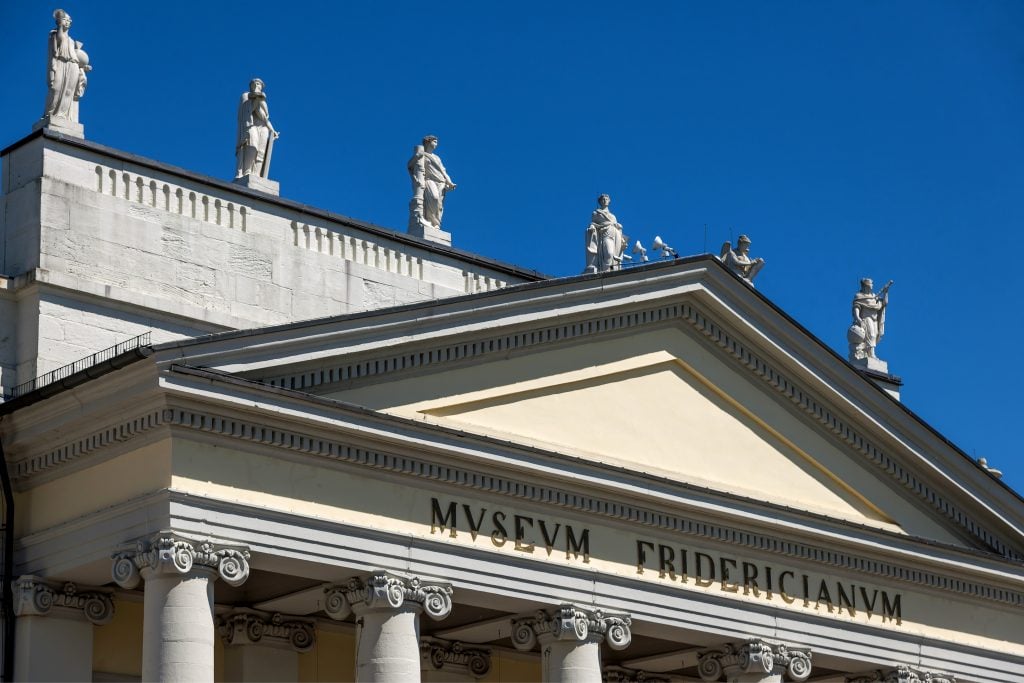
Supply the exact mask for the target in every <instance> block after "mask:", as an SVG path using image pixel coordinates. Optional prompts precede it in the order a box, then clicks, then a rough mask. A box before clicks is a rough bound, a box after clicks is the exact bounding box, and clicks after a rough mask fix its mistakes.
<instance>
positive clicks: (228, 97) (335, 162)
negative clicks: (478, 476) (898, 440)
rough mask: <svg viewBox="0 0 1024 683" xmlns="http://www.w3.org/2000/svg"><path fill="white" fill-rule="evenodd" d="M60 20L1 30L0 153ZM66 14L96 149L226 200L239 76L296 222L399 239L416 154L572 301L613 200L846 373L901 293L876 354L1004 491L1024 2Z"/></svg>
mask: <svg viewBox="0 0 1024 683" xmlns="http://www.w3.org/2000/svg"><path fill="white" fill-rule="evenodd" d="M55 1H56V0H55ZM55 7H56V5H54V4H53V3H41V2H37V1H30V2H0V29H2V32H3V36H4V55H3V59H2V60H0V82H2V83H3V85H4V90H5V92H4V95H3V98H2V100H0V101H2V106H0V144H4V145H6V144H8V143H10V142H13V141H14V140H16V139H18V138H20V137H22V136H23V135H24V134H27V133H28V132H29V130H30V128H31V125H32V123H33V121H34V120H35V119H37V118H38V117H39V115H40V112H41V110H42V106H43V101H44V98H45V52H46V35H47V32H48V31H49V30H50V28H51V27H52V18H51V12H52V10H53V9H54V8H55ZM64 8H65V9H66V10H68V12H69V13H70V14H71V15H72V18H73V20H74V25H73V26H72V30H71V33H72V35H73V36H74V38H75V39H77V40H80V41H84V43H85V49H86V50H87V51H88V53H89V55H90V57H91V59H92V63H93V65H94V67H95V70H94V71H93V72H92V73H91V74H90V84H89V90H88V92H87V94H86V97H85V98H84V99H83V101H82V105H81V118H82V121H83V122H84V123H85V126H86V136H87V137H88V138H89V139H90V140H94V141H96V142H100V143H103V144H106V145H110V146H113V147H116V148H119V149H123V150H127V151H130V152H134V153H137V154H141V155H143V156H148V157H152V158H155V159H159V160H162V161H165V162H168V163H172V164H176V165H179V166H183V167H185V168H187V169H190V170H193V171H197V172H200V173H205V174H209V175H213V176H219V177H223V178H228V177H230V176H231V175H232V173H233V170H234V153H233V146H234V136H235V125H236V124H235V111H236V106H237V102H238V97H239V95H240V94H241V92H242V91H243V90H245V88H246V86H247V83H248V81H249V79H250V78H251V77H253V76H259V77H261V78H262V79H263V80H264V81H266V90H267V93H268V102H269V105H270V112H271V118H272V120H273V121H274V123H275V125H276V127H277V128H278V129H279V130H281V131H282V136H281V139H280V140H279V141H278V143H277V145H276V147H275V150H274V160H273V167H272V171H271V175H272V177H274V178H275V179H277V180H279V181H280V182H281V192H282V195H284V196H286V197H288V198H291V199H295V200H298V201H302V202H306V203H309V204H312V205H315V206H319V207H323V208H326V209H330V210H332V211H336V212H339V213H342V214H346V215H350V216H353V217H356V218H360V219H364V220H369V221H372V222H375V223H378V224H381V225H384V226H387V227H391V228H396V229H404V226H405V222H406V217H407V203H408V199H409V181H408V177H407V175H406V171H405V162H406V160H407V159H408V157H409V156H410V153H411V151H412V147H413V145H414V144H416V142H417V141H418V140H419V139H420V138H421V137H422V136H423V135H425V134H427V133H433V134H435V135H437V136H439V138H440V147H439V149H438V151H439V153H440V154H441V156H442V158H443V159H444V161H445V164H446V165H447V167H448V169H449V171H450V173H451V175H452V176H453V178H454V180H455V181H456V182H457V183H458V185H459V187H458V189H457V190H456V191H455V192H454V193H453V194H450V195H449V198H448V202H447V203H446V208H445V228H446V229H448V230H450V231H451V232H452V233H454V243H455V245H456V246H458V247H461V248H463V249H467V250H470V251H473V252H478V253H481V254H484V255H487V256H492V257H495V258H499V259H502V260H506V261H510V262H513V263H518V264H520V265H524V266H529V267H532V268H536V269H538V270H541V271H544V272H547V273H551V274H553V275H571V274H575V273H578V272H579V271H580V270H581V269H582V268H583V265H584V264H583V253H582V249H581V247H582V244H583V234H584V230H585V228H586V225H587V222H588V217H589V215H590V212H591V210H592V209H593V207H594V200H595V196H596V195H597V194H598V193H599V192H607V193H609V194H610V195H611V196H612V209H613V211H615V213H616V214H617V215H618V217H619V220H620V221H621V222H622V223H623V225H624V226H625V229H626V232H627V233H628V234H629V235H631V236H633V237H634V238H640V239H641V240H643V241H644V242H645V243H649V242H650V240H651V238H652V237H653V236H654V235H655V234H660V235H661V236H662V237H663V238H664V239H665V240H666V241H668V242H669V243H670V244H672V245H673V246H675V247H676V248H677V249H678V250H679V251H680V252H681V253H683V254H691V253H698V252H702V251H705V250H707V251H714V252H717V250H718V247H719V246H720V245H721V243H722V241H723V240H725V239H729V238H730V236H731V237H733V238H735V236H737V235H738V234H740V233H747V234H749V235H750V236H751V238H752V239H753V247H752V250H751V251H752V253H753V254H754V255H755V256H763V257H764V258H765V259H767V262H768V265H767V266H766V268H765V269H764V271H763V272H762V274H761V275H760V276H759V279H758V283H757V284H758V288H759V289H760V291H761V292H763V293H764V294H766V295H767V296H768V297H769V298H771V299H772V300H773V301H774V302H775V303H777V304H778V305H779V306H780V307H782V308H783V309H784V310H786V311H787V312H788V313H789V314H790V315H792V316H793V317H794V318H796V319H797V320H798V321H800V322H801V323H802V324H803V325H805V326H806V327H807V328H809V329H810V330H811V331H812V332H813V333H814V334H816V335H817V336H818V337H820V338H821V339H822V340H824V341H825V342H826V343H827V344H829V345H831V346H832V347H833V348H836V349H839V350H840V351H842V350H843V349H845V346H846V341H845V330H846V328H847V326H848V325H849V308H850V306H849V304H850V299H851V296H852V294H853V293H854V291H855V290H856V289H857V283H858V279H859V278H860V277H861V276H862V275H868V276H872V277H874V279H875V280H876V282H884V281H885V280H887V279H890V278H891V279H894V280H895V281H896V284H895V285H894V287H893V289H892V298H891V305H890V312H889V319H888V329H887V335H886V337H885V339H884V341H883V342H882V344H881V345H880V346H879V355H880V356H881V357H882V358H884V359H886V360H888V361H889V364H890V369H891V371H892V372H894V373H895V374H898V375H901V376H902V377H903V379H904V381H905V382H906V386H905V388H904V393H903V397H904V402H905V403H906V405H907V406H909V407H910V408H911V409H912V410H914V411H915V412H917V413H918V414H919V415H921V416H922V417H923V418H924V419H926V420H927V421H928V422H929V423H931V424H932V425H933V426H935V427H936V428H937V429H939V431H941V432H942V433H943V434H945V435H946V436H947V437H948V438H949V439H950V440H952V441H953V442H954V443H956V444H957V445H959V446H960V447H961V448H963V449H964V450H965V451H966V452H967V453H969V454H972V455H975V456H985V457H987V458H988V460H989V463H990V465H993V466H995V467H998V468H1000V469H1002V470H1003V471H1004V473H1005V481H1006V482H1008V483H1009V484H1010V485H1011V486H1013V487H1014V488H1015V489H1017V490H1018V491H1024V459H1022V457H1021V452H1022V446H1021V444H1020V440H1019V438H1018V435H1017V427H1019V426H1021V423H1022V422H1024V415H1022V410H1021V408H1022V404H1024V402H1022V400H1021V392H1022V389H1024V362H1022V360H1021V354H1020V351H1019V347H1020V344H1021V341H1022V339H1024V324H1022V322H1021V320H1022V314H1021V312H1020V310H1021V308H1022V304H1021V301H1020V296H1021V291H1020V287H1019V282H1020V278H1019V277H1018V276H1017V275H1016V271H1017V270H1019V269H1021V266H1019V265H1018V263H1017V256H1018V253H1019V252H1018V247H1017V245H1016V241H1017V238H1018V236H1019V234H1020V232H1021V228H1022V225H1024V202H1022V199H1024V191H1022V190H1024V40H1022V36H1024V2H1019V1H1017V0H1006V1H994V0H992V1H989V0H986V1H979V0H962V1H960V2H953V1H943V0H920V1H911V0H907V1H901V2H891V1H889V0H884V1H883V0H878V1H870V0H865V1H857V2H852V1H843V2H838V1H830V0H806V1H788V2H787V1H782V0H780V1H778V2H754V1H753V0H751V1H746V2H740V1H729V0H714V1H712V0H705V1H702V2H685V1H673V2H669V1H667V0H666V1H664V2H634V3H623V2H619V3H610V2H587V3H583V2H578V3H571V2H566V3H553V2H536V3H534V2H514V3H512V2H507V3H497V2H479V1H478V0H477V1H468V0H467V1H465V2H463V1H454V0H453V1H449V2H441V3H423V2H397V3H388V2H361V3H343V4H342V3H339V4H337V5H336V4H335V3H326V2H324V3H316V2H302V3H284V2H279V1H278V2H273V3H262V2H248V3H241V2H220V1H211V0H208V1H207V2H202V3H198V2H191V1H175V2H165V3H138V2H123V1H120V0H112V1H108V2H102V3H101V2H82V1H81V0H76V1H73V2H69V3H67V4H65V5H64ZM705 225H707V238H706V242H705V228H704V226H705ZM651 436H652V438H659V437H658V434H657V433H656V431H655V430H652V435H651Z"/></svg>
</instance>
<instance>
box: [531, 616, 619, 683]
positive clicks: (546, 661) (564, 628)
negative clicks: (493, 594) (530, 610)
mask: <svg viewBox="0 0 1024 683" xmlns="http://www.w3.org/2000/svg"><path fill="white" fill-rule="evenodd" d="M629 624H630V619H629V617H628V616H626V615H621V614H604V613H603V612H601V611H600V610H595V611H590V610H584V609H580V608H579V607H575V606H573V605H561V606H560V607H559V608H558V609H557V610H554V611H553V612H545V611H544V610H541V611H538V612H537V613H536V614H535V615H534V616H532V617H527V618H525V619H514V620H513V621H512V643H513V644H514V645H515V646H516V648H518V649H520V650H532V649H533V647H534V645H536V644H537V643H540V646H541V672H542V677H543V680H544V681H545V683H548V682H551V683H554V682H558V683H601V641H605V642H607V643H608V646H609V647H611V648H612V649H613V650H622V649H625V648H626V647H628V646H629V643H630V640H631V639H632V634H631V633H630V630H629Z"/></svg>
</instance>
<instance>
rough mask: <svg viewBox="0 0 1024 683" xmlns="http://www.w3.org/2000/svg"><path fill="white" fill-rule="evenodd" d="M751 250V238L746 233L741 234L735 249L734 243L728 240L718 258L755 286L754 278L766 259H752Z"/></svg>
mask: <svg viewBox="0 0 1024 683" xmlns="http://www.w3.org/2000/svg"><path fill="white" fill-rule="evenodd" d="M749 252H750V238H749V237H747V236H746V235H740V238H739V239H738V240H736V248H735V249H733V248H732V243H730V242H726V243H725V244H723V245H722V250H721V251H720V252H719V256H718V258H719V259H720V260H721V261H722V263H724V264H725V267H726V268H728V269H729V270H731V271H732V272H734V273H736V274H737V275H739V276H740V277H741V278H743V281H744V282H746V283H747V284H748V285H750V286H751V287H753V286H754V278H755V277H757V274H758V273H760V272H761V269H762V268H764V259H763V258H756V259H751V258H750V255H749Z"/></svg>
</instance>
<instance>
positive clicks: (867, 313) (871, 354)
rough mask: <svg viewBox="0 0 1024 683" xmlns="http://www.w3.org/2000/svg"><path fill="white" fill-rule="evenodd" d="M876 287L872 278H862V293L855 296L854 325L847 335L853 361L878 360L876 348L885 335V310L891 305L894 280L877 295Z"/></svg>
mask: <svg viewBox="0 0 1024 683" xmlns="http://www.w3.org/2000/svg"><path fill="white" fill-rule="evenodd" d="M874 286H875V283H874V282H872V280H871V278H869V277H865V278H861V281H860V291H859V292H857V293H856V294H854V295H853V324H852V325H850V329H849V330H848V331H847V333H846V339H847V341H848V342H850V360H851V361H865V360H867V359H877V358H878V357H877V356H876V355H875V347H876V346H878V342H880V341H882V336H883V335H884V334H885V309H886V307H887V306H888V305H889V288H890V287H892V280H889V282H887V283H886V285H885V287H882V289H881V290H880V291H879V292H878V293H877V294H875V293H874V292H873V291H872V289H873V288H874ZM869 365H870V363H869Z"/></svg>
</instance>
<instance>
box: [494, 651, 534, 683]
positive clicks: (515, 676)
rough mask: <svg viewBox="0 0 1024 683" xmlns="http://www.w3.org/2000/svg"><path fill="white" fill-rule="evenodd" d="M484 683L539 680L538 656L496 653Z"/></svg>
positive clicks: (518, 682) (514, 682)
mask: <svg viewBox="0 0 1024 683" xmlns="http://www.w3.org/2000/svg"><path fill="white" fill-rule="evenodd" d="M480 680H481V681H484V683H522V682H523V681H539V680H541V670H540V656H539V655H537V654H533V653H521V654H520V653H518V652H504V651H496V652H493V653H492V654H491V670H490V671H488V672H487V676H486V677H484V678H482V679H480Z"/></svg>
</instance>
